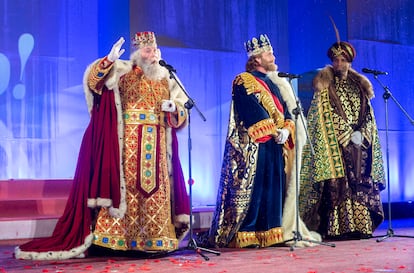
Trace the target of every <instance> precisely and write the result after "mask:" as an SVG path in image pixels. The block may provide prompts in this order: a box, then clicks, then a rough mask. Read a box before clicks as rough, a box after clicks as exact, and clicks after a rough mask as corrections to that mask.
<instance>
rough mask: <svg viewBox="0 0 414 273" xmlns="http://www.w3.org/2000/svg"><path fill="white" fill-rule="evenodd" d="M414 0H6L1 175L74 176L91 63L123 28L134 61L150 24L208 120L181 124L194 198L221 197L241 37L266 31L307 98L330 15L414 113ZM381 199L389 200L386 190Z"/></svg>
mask: <svg viewBox="0 0 414 273" xmlns="http://www.w3.org/2000/svg"><path fill="white" fill-rule="evenodd" d="M413 5H414V4H413V3H412V2H411V1H409V0H406V1H403V0H394V1H386V0H380V1H378V0H377V1H374V0H367V1H362V2H361V1H358V0H352V1H344V0H342V1H341V0H332V1H325V0H314V1H288V0H280V1H274V0H268V1H260V0H257V1H251V0H224V1H213V0H194V1H187V0H160V1H150V0H141V1H134V0H130V1H129V0H107V1H103V0H68V1H55V0H42V1H40V0H1V1H0V18H1V20H0V29H1V30H2V31H1V32H0V179H2V180H6V179H48V178H50V179H55V178H71V177H73V174H74V170H75V165H76V160H77V154H78V151H79V145H80V141H81V138H82V135H83V132H84V130H85V128H86V126H87V124H88V121H89V115H88V113H87V109H86V104H85V101H84V95H83V88H82V78H83V72H84V70H85V68H86V67H87V65H88V64H89V63H91V62H92V61H94V60H95V59H97V58H99V57H103V56H105V55H106V54H107V53H108V52H109V50H110V49H111V46H112V44H113V43H114V42H115V41H116V40H117V39H118V38H119V37H120V36H124V37H125V38H126V40H127V43H125V48H126V52H125V53H124V55H123V56H122V58H124V59H128V58H129V54H130V52H131V51H130V43H129V38H130V37H131V36H132V35H133V34H134V33H135V32H137V31H145V30H150V31H154V32H155V33H156V34H157V38H158V44H159V46H160V48H161V50H162V57H163V59H165V60H166V62H167V63H169V64H171V65H173V66H174V67H175V68H176V70H177V75H178V77H179V78H180V79H181V81H182V82H183V84H184V86H185V88H186V90H187V92H188V93H189V94H190V96H192V98H193V99H194V100H195V102H196V106H197V108H198V109H199V110H200V111H201V113H202V114H203V115H204V116H205V117H206V121H203V120H202V119H201V117H200V115H199V113H198V111H196V109H193V110H192V111H191V127H190V128H191V132H190V133H191V134H189V131H188V130H187V129H186V130H183V131H182V132H180V134H179V140H180V151H181V160H182V163H183V169H184V174H185V176H186V177H187V178H188V175H187V174H188V173H189V166H190V164H189V163H190V162H189V160H188V158H189V157H188V155H189V152H191V167H192V178H193V179H194V180H195V185H194V188H193V193H194V196H193V201H194V202H193V203H194V205H196V206H198V205H214V203H215V198H216V190H217V185H218V180H219V177H220V167H221V160H222V156H223V148H224V140H225V136H226V133H227V122H228V114H229V102H230V92H231V82H232V79H233V77H234V76H235V75H236V74H237V73H240V72H241V71H243V70H244V65H245V62H246V59H247V58H246V54H245V51H244V48H243V43H244V42H245V41H246V40H248V39H250V38H252V37H253V36H257V35H258V34H261V33H267V34H268V36H269V37H270V39H271V41H272V44H273V47H274V49H275V55H276V59H277V63H278V65H279V70H280V71H284V72H291V73H295V74H302V75H304V77H303V78H302V79H301V80H300V81H299V82H298V83H297V86H298V88H297V91H298V92H299V96H300V98H301V99H302V100H303V104H304V106H305V108H306V104H307V103H308V102H309V100H310V98H311V96H312V90H311V87H310V82H311V80H312V75H314V74H315V72H316V71H317V69H319V68H321V67H323V66H325V65H326V64H327V63H329V60H328V58H327V57H326V49H327V48H328V47H329V46H330V45H331V44H332V43H333V42H335V40H336V38H335V32H334V30H333V28H332V25H331V22H330V20H329V16H332V17H333V18H334V20H335V22H336V25H337V26H338V29H339V30H340V35H341V39H343V40H349V41H350V42H352V43H353V44H354V45H355V47H356V50H357V58H356V59H355V62H354V64H353V66H354V68H355V69H357V70H359V71H360V70H361V69H362V68H363V67H368V68H372V69H378V70H385V71H387V72H388V73H389V74H388V75H387V76H380V81H381V82H382V83H383V85H385V86H387V87H388V88H389V90H390V91H391V92H392V94H393V98H395V99H396V100H397V102H399V103H400V104H401V106H402V107H403V108H404V109H405V110H406V113H407V114H408V115H414V111H413V107H412V105H413V103H414V92H413V88H414V84H413V81H414V79H413V77H412V75H411V74H412V73H413V72H414V71H413V67H414V64H413V62H414V49H413V43H414V34H413V32H412V29H414V6H413ZM368 77H370V79H371V80H372V81H373V84H374V87H375V91H376V98H375V99H374V100H373V104H374V108H375V111H376V116H377V119H378V125H379V129H380V137H381V142H382V144H383V151H384V159H385V155H386V150H387V149H386V142H385V140H386V134H385V128H386V124H385V120H386V119H385V102H386V101H384V100H383V98H382V94H383V92H384V89H383V88H382V86H381V85H380V84H379V83H378V82H377V81H376V80H375V79H374V78H373V77H372V76H371V75H368ZM387 104H388V106H389V107H388V113H389V115H388V119H389V141H388V143H389V145H388V151H389V155H390V156H389V159H390V165H389V166H388V167H389V171H390V184H391V193H392V201H394V202H408V201H410V200H413V199H414V187H413V186H412V185H411V186H410V184H411V183H412V181H411V179H412V178H413V176H414V168H412V166H411V165H412V163H410V162H414V148H413V145H412V143H411V141H412V140H413V139H414V129H413V127H414V126H413V124H412V123H411V121H410V120H409V118H408V117H407V116H406V115H405V114H404V113H403V112H402V111H401V110H400V108H399V107H398V106H397V104H396V103H395V102H394V100H391V99H389V100H388V102H387ZM189 137H191V141H192V149H191V151H189V150H188V141H189ZM386 167H387V166H386ZM383 197H384V201H385V202H386V201H387V196H386V193H385V192H384V196H383Z"/></svg>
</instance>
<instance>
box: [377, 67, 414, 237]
mask: <svg viewBox="0 0 414 273" xmlns="http://www.w3.org/2000/svg"><path fill="white" fill-rule="evenodd" d="M374 78H375V80H376V81H377V82H378V83H379V84H380V85H381V87H382V88H383V89H384V94H383V95H382V97H383V98H384V102H385V148H386V161H387V198H388V229H387V234H386V235H384V236H376V237H381V238H379V239H377V242H382V241H384V240H385V239H387V238H391V237H403V238H414V236H408V235H396V234H395V233H394V230H393V229H392V223H391V222H392V217H391V187H390V155H389V154H390V153H389V147H388V132H389V129H388V99H389V98H391V99H392V100H393V101H394V102H395V104H396V105H397V106H398V108H400V110H401V112H403V113H404V115H405V116H406V117H407V119H408V120H409V121H410V122H411V124H413V125H414V120H413V119H412V118H411V117H410V115H409V114H408V113H407V111H405V109H404V108H403V107H402V106H401V104H400V103H399V102H398V101H397V99H396V98H395V97H394V96H393V95H392V94H391V92H390V90H389V89H388V87H387V86H385V85H384V84H383V83H382V82H381V81H380V80H379V79H378V74H377V73H374Z"/></svg>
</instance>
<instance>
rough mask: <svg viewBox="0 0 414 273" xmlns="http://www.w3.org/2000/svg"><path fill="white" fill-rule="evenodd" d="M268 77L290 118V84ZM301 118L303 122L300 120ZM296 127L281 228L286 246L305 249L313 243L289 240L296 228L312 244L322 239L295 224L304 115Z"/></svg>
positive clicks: (293, 103)
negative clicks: (278, 93)
mask: <svg viewBox="0 0 414 273" xmlns="http://www.w3.org/2000/svg"><path fill="white" fill-rule="evenodd" d="M268 77H269V78H270V79H271V80H272V82H273V83H275V84H276V85H277V87H278V88H279V90H280V94H281V95H282V97H283V99H284V100H285V102H286V105H287V107H288V110H289V112H290V113H291V115H292V116H294V114H293V110H294V109H295V108H296V107H297V103H296V95H295V93H294V90H293V88H292V86H291V85H290V83H289V82H288V81H287V80H286V79H285V78H281V77H279V76H278V75H277V72H270V73H268ZM302 118H303V120H302ZM295 125H296V134H297V135H296V141H297V142H296V143H295V145H297V147H295V149H294V152H296V151H297V153H298V155H297V159H298V162H296V156H295V154H294V152H291V153H290V156H292V157H293V162H292V163H291V164H292V165H291V166H290V168H289V169H288V170H287V176H286V179H287V181H286V185H287V186H286V197H285V203H284V204H283V217H282V227H283V240H284V241H285V242H286V243H287V244H294V243H295V244H296V246H299V247H307V246H314V244H313V243H310V242H307V241H300V242H299V243H298V242H295V241H294V240H292V238H291V236H292V235H291V234H294V233H293V232H295V231H296V228H297V227H298V228H299V230H298V232H299V233H300V234H301V235H302V236H303V238H306V239H307V240H309V241H314V242H320V241H322V237H321V236H320V235H319V234H318V233H316V232H313V231H310V230H308V228H307V227H306V225H305V223H304V222H303V220H302V219H301V218H300V217H298V219H299V221H298V225H297V224H296V214H297V213H298V212H297V209H296V199H297V198H298V196H297V194H296V188H297V187H298V191H299V188H300V185H297V182H298V181H296V172H297V170H296V166H297V169H298V171H299V172H300V169H301V162H302V159H301V158H302V156H301V155H302V150H303V146H304V145H305V144H306V119H305V117H304V115H301V117H298V120H297V122H295Z"/></svg>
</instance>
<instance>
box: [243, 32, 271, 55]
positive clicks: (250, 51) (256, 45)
mask: <svg viewBox="0 0 414 273" xmlns="http://www.w3.org/2000/svg"><path fill="white" fill-rule="evenodd" d="M244 47H245V49H246V51H247V56H248V57H251V56H254V55H258V54H260V53H264V52H268V51H270V52H273V48H272V45H271V44H270V40H269V38H268V37H267V35H266V34H261V35H260V37H259V39H257V38H256V37H253V38H252V39H251V40H249V41H247V42H245V43H244Z"/></svg>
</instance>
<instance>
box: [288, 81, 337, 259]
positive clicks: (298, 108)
mask: <svg viewBox="0 0 414 273" xmlns="http://www.w3.org/2000/svg"><path fill="white" fill-rule="evenodd" d="M288 78H289V80H288V81H289V84H290V86H291V89H292V93H293V96H294V97H295V101H296V108H295V109H293V114H294V115H295V168H296V179H295V195H296V196H295V199H296V204H295V214H296V230H295V231H293V238H291V239H289V240H286V241H285V242H284V243H286V242H290V241H294V243H293V245H291V246H290V250H291V251H293V250H294V249H295V247H296V244H297V242H300V241H304V242H309V243H314V244H320V245H326V246H330V247H335V244H333V243H327V242H319V241H315V240H309V239H304V238H303V237H302V235H301V234H300V231H299V169H298V168H299V155H298V145H299V142H298V130H297V128H298V126H297V124H298V116H300V119H301V121H302V125H303V128H304V129H305V133H306V139H307V140H309V135H308V130H307V127H306V124H305V118H304V116H303V109H302V106H301V103H300V101H299V98H298V96H296V93H295V91H294V88H293V84H292V79H293V78H297V77H296V76H289V77H288ZM309 145H310V149H311V152H312V154H315V152H314V149H313V145H312V143H311V142H310V141H309Z"/></svg>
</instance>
